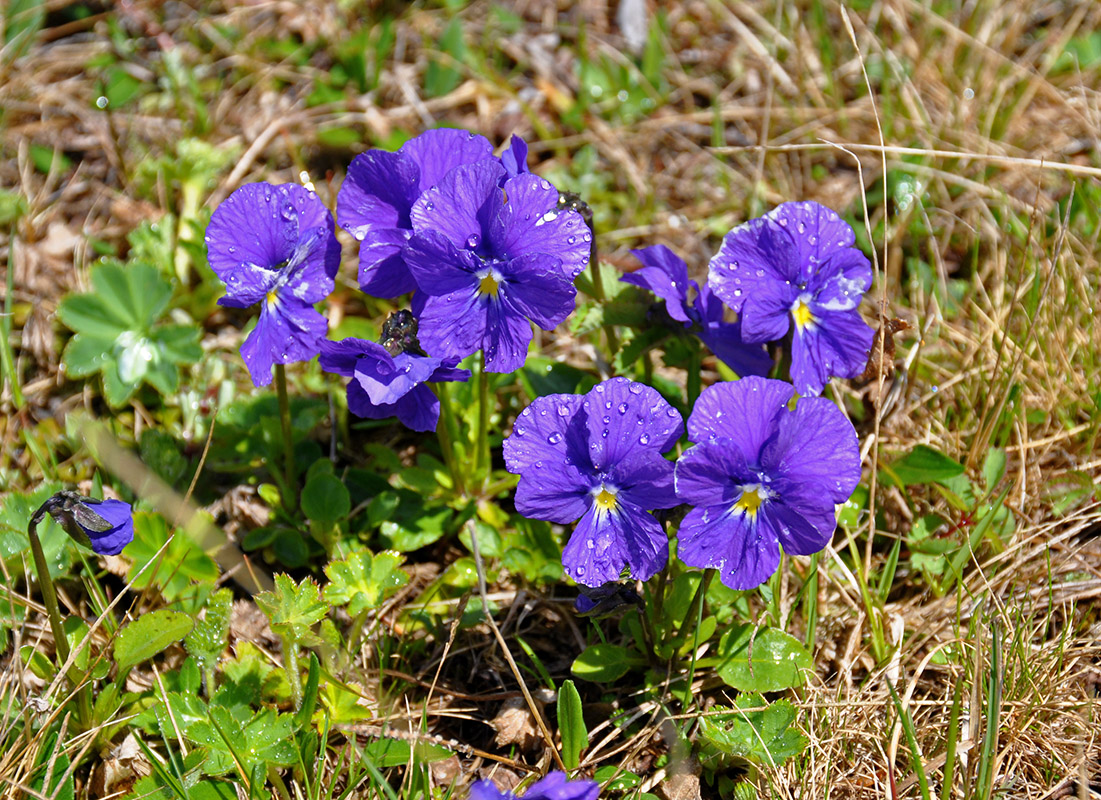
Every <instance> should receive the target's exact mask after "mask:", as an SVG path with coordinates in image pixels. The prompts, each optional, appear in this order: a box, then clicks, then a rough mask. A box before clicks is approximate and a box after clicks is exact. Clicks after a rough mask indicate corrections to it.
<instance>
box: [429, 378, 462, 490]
mask: <svg viewBox="0 0 1101 800" xmlns="http://www.w3.org/2000/svg"><path fill="white" fill-rule="evenodd" d="M432 389H434V390H435V392H436V397H438V398H439V400H440V421H439V422H438V423H436V436H437V437H439V440H440V452H442V453H443V462H444V464H445V465H446V466H447V471H448V473H449V474H450V475H451V485H452V486H453V487H454V489H455V494H457V495H461V494H465V493H466V482H465V481H464V480H463V471H462V469H460V468H459V465H458V464H457V459H456V454H455V430H454V428H455V414H454V412H453V410H452V408H451V393H450V392H449V391H448V388H447V384H446V383H436V384H432Z"/></svg>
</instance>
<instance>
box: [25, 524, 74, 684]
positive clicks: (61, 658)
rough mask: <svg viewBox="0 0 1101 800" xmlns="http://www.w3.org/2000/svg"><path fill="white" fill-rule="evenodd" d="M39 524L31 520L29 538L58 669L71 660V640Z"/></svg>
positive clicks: (28, 529) (28, 531) (28, 528)
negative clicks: (62, 623)
mask: <svg viewBox="0 0 1101 800" xmlns="http://www.w3.org/2000/svg"><path fill="white" fill-rule="evenodd" d="M37 527H38V524H37V523H36V522H35V521H34V520H31V524H30V525H28V526H27V537H28V538H29V539H30V540H31V554H32V555H33V556H34V571H35V572H36V573H37V574H38V586H39V588H41V590H42V604H43V605H44V606H46V616H47V617H49V619H50V630H51V631H53V635H54V647H55V648H56V650H57V666H58V669H60V668H61V667H63V666H64V665H65V662H66V661H68V660H69V640H68V639H67V638H65V628H64V627H62V625H61V611H60V610H59V609H58V607H57V594H56V593H55V592H54V583H53V581H52V580H51V579H50V569H49V567H48V566H46V553H45V552H44V551H43V550H42V541H41V540H40V539H39V538H38V531H37V530H36V528H37Z"/></svg>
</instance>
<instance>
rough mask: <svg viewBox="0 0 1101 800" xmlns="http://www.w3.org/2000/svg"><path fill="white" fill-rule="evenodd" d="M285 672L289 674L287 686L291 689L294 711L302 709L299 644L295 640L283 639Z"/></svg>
mask: <svg viewBox="0 0 1101 800" xmlns="http://www.w3.org/2000/svg"><path fill="white" fill-rule="evenodd" d="M283 671H284V672H286V673H287V684H288V685H290V687H291V699H292V700H293V701H294V710H295V711H297V710H298V709H300V708H302V674H301V673H300V672H299V671H298V643H297V642H295V641H294V640H293V639H290V638H284V639H283Z"/></svg>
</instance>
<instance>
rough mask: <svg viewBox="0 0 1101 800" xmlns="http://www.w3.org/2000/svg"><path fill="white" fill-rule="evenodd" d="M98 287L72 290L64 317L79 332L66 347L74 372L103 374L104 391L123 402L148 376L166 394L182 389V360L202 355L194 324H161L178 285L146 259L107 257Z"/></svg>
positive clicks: (98, 269) (95, 276) (98, 271)
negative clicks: (128, 260)
mask: <svg viewBox="0 0 1101 800" xmlns="http://www.w3.org/2000/svg"><path fill="white" fill-rule="evenodd" d="M92 286H93V291H92V292H89V293H87V294H77V295H69V296H68V297H66V298H65V299H64V300H62V301H61V304H60V306H59V307H58V317H59V318H60V319H61V321H62V322H63V323H64V324H65V325H66V326H68V327H69V328H71V329H72V330H73V331H74V332H75V333H76V335H75V336H74V337H73V338H72V339H71V340H70V341H69V344H68V345H67V346H66V348H65V355H64V361H65V371H66V374H68V375H70V376H71V377H74V378H82V377H87V376H89V375H94V374H95V373H97V372H101V373H102V374H103V389H104V397H105V399H106V400H107V402H108V404H109V405H111V406H113V407H115V408H117V407H119V406H121V405H123V404H124V403H125V402H126V401H127V400H129V399H130V397H131V396H132V395H133V394H134V392H135V391H137V389H138V387H139V386H140V385H141V384H142V383H143V382H144V383H148V384H149V385H151V386H153V387H154V388H155V389H156V390H157V391H159V392H160V393H161V394H169V393H172V392H174V391H176V389H177V387H178V386H179V369H178V365H180V364H191V363H194V362H196V361H198V360H199V358H200V357H201V356H202V349H201V348H200V347H199V335H200V331H199V329H198V327H197V326H194V325H167V326H160V327H158V326H157V324H156V323H157V321H158V319H159V318H160V316H161V315H162V314H163V313H164V310H165V308H166V307H167V305H168V301H169V299H170V298H171V296H172V285H171V284H170V283H168V282H167V281H166V280H165V279H164V278H162V277H161V276H160V274H159V273H158V272H157V269H156V268H155V267H154V266H152V265H150V264H146V263H144V262H136V263H133V264H130V265H129V266H127V265H123V264H120V263H118V262H114V261H105V262H102V263H100V264H99V265H97V266H95V267H93V269H92Z"/></svg>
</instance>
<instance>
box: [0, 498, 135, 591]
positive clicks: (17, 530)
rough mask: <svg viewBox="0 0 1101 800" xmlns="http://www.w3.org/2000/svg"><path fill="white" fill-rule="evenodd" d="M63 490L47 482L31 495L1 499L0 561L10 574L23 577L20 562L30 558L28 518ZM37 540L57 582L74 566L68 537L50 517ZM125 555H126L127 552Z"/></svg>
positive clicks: (45, 520) (40, 525)
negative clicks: (1, 560)
mask: <svg viewBox="0 0 1101 800" xmlns="http://www.w3.org/2000/svg"><path fill="white" fill-rule="evenodd" d="M64 488H65V486H64V484H61V483H57V482H54V481H46V482H44V483H42V484H40V485H39V487H38V488H37V489H35V490H34V491H33V492H31V493H30V494H24V493H22V492H12V493H11V494H9V495H8V496H7V497H5V498H4V501H3V503H4V504H3V506H0V558H3V559H4V561H5V562H6V563H7V564H8V566H9V569H10V570H11V571H12V572H13V573H17V574H22V571H23V565H22V564H21V563H19V562H20V560H21V558H22V557H23V556H24V554H25V556H26V558H27V559H28V563H29V559H30V557H31V555H30V547H31V543H30V540H29V539H28V538H27V523H28V522H29V521H30V518H31V515H32V514H34V512H35V511H36V510H37V509H38V507H39V506H41V505H42V504H43V503H44V502H46V500H47V499H48V498H50V497H52V496H53V495H54V494H56V493H57V492H59V491H61V490H62V489H64ZM38 538H39V540H40V541H41V542H42V551H43V554H44V555H45V556H46V566H47V568H48V569H49V572H50V577H52V578H55V579H56V578H58V577H59V576H61V575H64V574H65V573H66V572H67V571H68V569H69V567H70V565H71V564H72V563H73V551H74V550H75V545H73V544H72V539H70V538H69V534H67V533H65V530H64V529H63V528H62V527H61V526H60V525H58V524H57V523H56V522H54V521H53V518H52V517H47V518H46V519H44V520H42V522H41V523H40V524H39V526H38ZM126 552H127V555H129V553H130V551H129V550H127V551H126Z"/></svg>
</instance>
